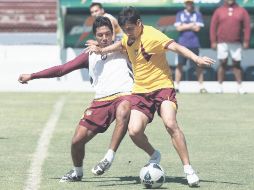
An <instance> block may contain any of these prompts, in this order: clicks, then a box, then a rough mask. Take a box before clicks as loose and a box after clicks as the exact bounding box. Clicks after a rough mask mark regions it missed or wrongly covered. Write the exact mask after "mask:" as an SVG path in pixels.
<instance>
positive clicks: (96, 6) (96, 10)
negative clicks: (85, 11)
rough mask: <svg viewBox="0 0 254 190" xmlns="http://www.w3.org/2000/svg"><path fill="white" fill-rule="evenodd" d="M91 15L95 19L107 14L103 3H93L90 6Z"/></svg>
mask: <svg viewBox="0 0 254 190" xmlns="http://www.w3.org/2000/svg"><path fill="white" fill-rule="evenodd" d="M90 13H91V16H93V17H98V16H102V15H103V14H104V13H105V12H104V9H103V7H102V4H101V3H92V4H91V5H90Z"/></svg>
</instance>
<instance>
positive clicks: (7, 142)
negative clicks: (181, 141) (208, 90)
mask: <svg viewBox="0 0 254 190" xmlns="http://www.w3.org/2000/svg"><path fill="white" fill-rule="evenodd" d="M61 97H64V98H65V103H64V107H63V109H62V112H61V115H60V118H59V120H58V122H57V125H56V128H55V131H54V133H53V137H52V139H51V141H50V144H49V147H48V155H47V157H46V159H45V160H44V164H43V166H42V170H41V183H40V189H41V190H63V189H66V190H67V189H75V190H84V189H103V190H104V189H117V190H121V189H128V190H130V189H142V188H143V187H142V186H141V185H140V183H139V178H138V175H139V170H140V169H141V167H142V166H143V165H144V164H145V163H146V161H147V160H148V156H147V155H146V154H145V153H144V152H143V151H141V150H139V149H138V148H136V147H135V146H134V144H133V143H132V142H131V140H130V138H129V137H128V135H126V137H125V138H124V140H123V142H122V144H121V146H120V148H119V150H118V153H117V155H116V159H115V162H114V164H113V165H112V167H111V169H110V170H109V171H108V172H107V173H106V174H104V175H103V176H101V177H95V176H93V175H92V174H91V172H90V169H91V168H92V167H93V166H94V164H96V163H97V161H99V160H100V159H101V158H102V157H103V155H104V153H105V152H106V150H107V147H108V144H109V141H110V138H111V133H112V131H113V125H112V126H111V127H110V128H109V130H108V131H107V132H106V133H105V134H101V135H98V136H96V137H95V138H94V139H93V140H92V141H90V143H88V145H87V148H86V153H87V154H86V159H85V162H84V178H83V181H82V182H78V183H59V182H58V181H59V178H60V177H61V176H62V175H63V174H65V173H66V172H67V171H69V170H70V169H71V168H72V162H71V157H70V141H71V138H72V135H73V133H74V129H75V127H76V125H77V123H78V121H79V119H80V117H81V115H82V113H83V111H84V109H85V108H86V107H87V106H88V105H89V102H90V100H91V99H92V98H93V94H88V93H0V150H1V152H0V171H1V173H0V189H1V190H22V189H24V186H25V183H26V181H27V177H28V170H29V168H30V164H31V160H32V157H33V154H34V152H35V150H36V147H37V142H38V140H39V137H40V135H41V132H42V131H43V129H44V127H45V124H46V123H47V121H48V119H49V117H50V115H51V114H52V110H53V106H54V104H55V103H56V102H57V101H58V100H59V98H61ZM177 98H178V104H179V111H178V123H179V125H180V126H181V128H182V129H183V131H184V133H185V136H186V139H187V142H188V148H189V153H190V157H191V162H192V165H193V166H194V168H195V169H196V170H197V171H198V174H199V177H200V179H201V183H200V187H199V188H198V189H200V190H203V189H204V190H227V189H228V190H253V189H254V180H253V177H254V164H253V159H254V117H253V116H254V94H247V95H243V96H241V95H237V94H205V95H200V94H179V95H178V97H177ZM146 133H147V135H148V137H149V138H150V141H151V142H152V143H153V145H154V146H155V147H156V148H157V149H159V150H160V151H161V153H162V161H161V165H162V166H163V168H164V170H165V171H166V175H167V178H166V182H165V183H164V185H163V186H162V189H171V190H186V189H190V188H189V187H188V186H187V185H186V181H185V179H184V175H183V170H182V166H181V163H180V160H179V158H178V156H177V154H176V152H175V150H174V148H173V147H172V144H171V141H170V139H169V136H168V134H167V133H166V130H165V129H164V127H163V125H162V122H161V121H160V118H159V117H158V116H156V117H155V119H154V121H153V123H152V124H150V125H149V126H148V127H147V132H146Z"/></svg>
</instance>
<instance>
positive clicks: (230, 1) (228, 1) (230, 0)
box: [225, 0, 235, 5]
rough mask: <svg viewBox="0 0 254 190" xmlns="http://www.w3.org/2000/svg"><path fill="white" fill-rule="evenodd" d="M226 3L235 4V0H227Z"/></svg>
mask: <svg viewBox="0 0 254 190" xmlns="http://www.w3.org/2000/svg"><path fill="white" fill-rule="evenodd" d="M225 3H227V4H228V5H233V4H234V3H235V0H225Z"/></svg>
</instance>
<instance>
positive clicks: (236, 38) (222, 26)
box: [210, 0, 250, 94]
mask: <svg viewBox="0 0 254 190" xmlns="http://www.w3.org/2000/svg"><path fill="white" fill-rule="evenodd" d="M242 33H244V35H243V37H242V36H241V35H242ZM241 39H243V42H241ZM210 41H211V47H212V48H213V49H217V58H218V59H219V62H220V65H219V68H218V72H217V76H218V82H219V88H220V93H223V81H224V75H225V70H226V67H227V62H228V56H229V54H230V56H231V58H232V64H233V65H232V66H233V73H234V76H235V79H236V81H237V84H238V86H237V92H238V93H240V94H244V93H246V92H245V90H244V89H243V87H242V85H241V83H242V69H241V65H240V63H241V60H242V47H243V48H244V49H246V48H248V47H249V42H250V16H249V14H248V12H247V11H246V10H245V9H244V8H242V7H240V6H239V5H238V4H237V3H236V2H235V0H225V2H224V5H222V6H221V7H219V8H217V9H216V10H215V12H214V14H213V16H212V20H211V26H210Z"/></svg>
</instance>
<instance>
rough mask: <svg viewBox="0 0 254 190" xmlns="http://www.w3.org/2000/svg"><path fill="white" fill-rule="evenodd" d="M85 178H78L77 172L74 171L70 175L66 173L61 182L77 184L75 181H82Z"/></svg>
mask: <svg viewBox="0 0 254 190" xmlns="http://www.w3.org/2000/svg"><path fill="white" fill-rule="evenodd" d="M82 177H83V176H77V174H76V172H75V171H74V170H70V171H69V172H68V173H66V174H65V175H64V176H63V177H62V178H61V179H60V181H59V182H75V181H81V179H82Z"/></svg>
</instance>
